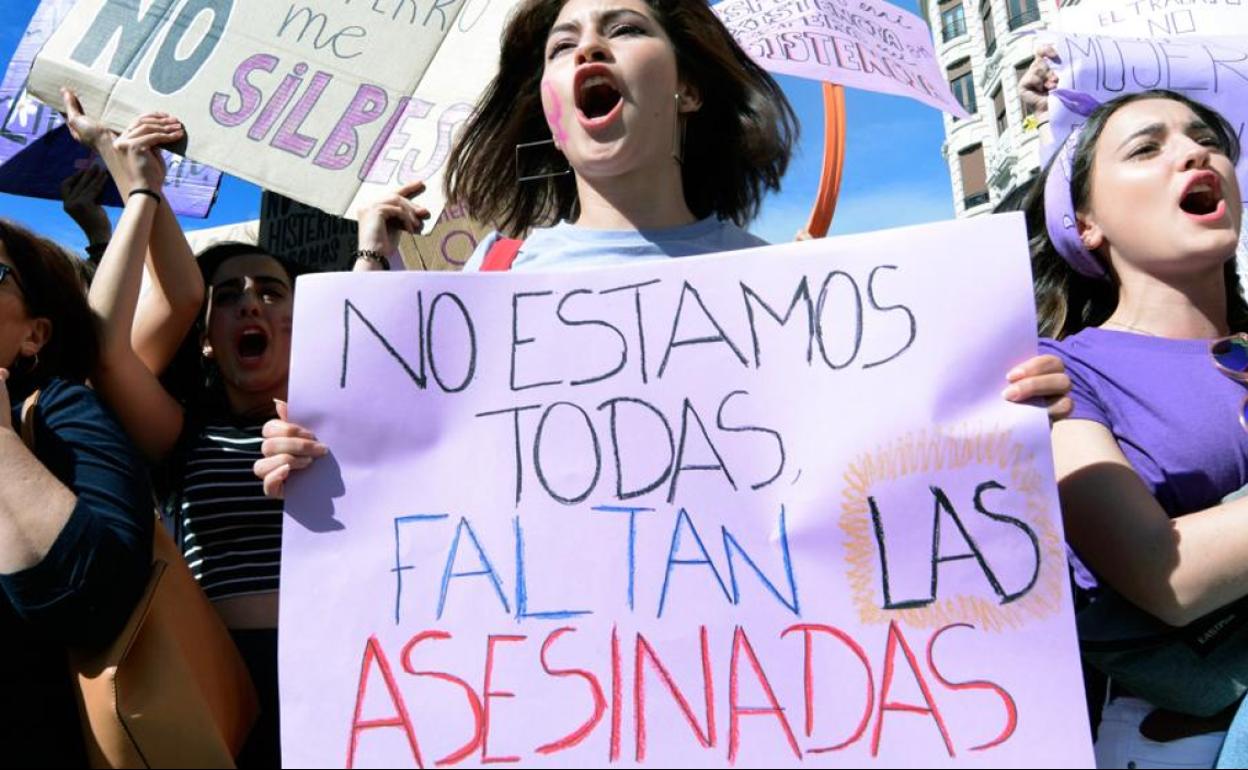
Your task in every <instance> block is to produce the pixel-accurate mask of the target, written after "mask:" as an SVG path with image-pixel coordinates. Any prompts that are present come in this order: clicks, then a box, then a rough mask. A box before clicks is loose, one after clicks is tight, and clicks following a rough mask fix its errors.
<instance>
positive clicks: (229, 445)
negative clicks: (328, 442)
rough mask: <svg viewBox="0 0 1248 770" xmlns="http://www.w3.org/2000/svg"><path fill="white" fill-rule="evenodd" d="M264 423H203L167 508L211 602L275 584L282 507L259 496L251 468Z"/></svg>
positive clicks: (270, 588) (274, 587)
mask: <svg viewBox="0 0 1248 770" xmlns="http://www.w3.org/2000/svg"><path fill="white" fill-rule="evenodd" d="M262 425H263V424H262V423H261V424H256V425H242V426H237V425H228V424H224V423H215V424H210V425H206V426H204V427H202V428H200V429H199V430H198V431H196V433H195V434H194V436H193V438H192V440H191V441H190V442H189V444H188V445H187V447H186V450H185V454H184V458H185V459H184V461H183V463H182V467H181V471H182V472H181V478H180V479H179V481H178V489H177V490H176V496H175V509H174V510H173V511H171V512H170V513H172V514H173V515H175V516H176V517H177V526H176V530H177V532H178V534H179V537H180V539H181V543H182V553H183V555H184V556H185V557H186V561H187V564H189V565H190V568H191V572H192V573H193V574H194V575H195V578H196V579H197V580H199V583H200V585H201V586H202V587H203V589H204V593H206V594H207V595H208V598H210V599H212V600H214V601H215V600H219V599H226V598H230V597H234V596H244V595H247V594H258V593H267V592H270V591H276V590H277V586H278V574H279V569H280V564H281V552H282V508H283V505H282V501H281V500H271V499H269V498H267V497H265V496H264V487H263V485H262V482H261V481H260V479H258V478H256V476H255V474H254V473H252V466H253V464H254V463H255V462H256V460H259V459H260V444H261V442H262V441H263V439H262V437H261V435H260V430H261V427H262Z"/></svg>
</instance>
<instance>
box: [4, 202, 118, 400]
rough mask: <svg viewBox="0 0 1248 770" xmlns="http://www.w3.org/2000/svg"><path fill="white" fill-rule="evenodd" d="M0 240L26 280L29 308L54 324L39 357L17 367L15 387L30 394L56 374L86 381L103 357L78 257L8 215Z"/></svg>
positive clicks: (30, 312) (14, 379) (13, 373)
mask: <svg viewBox="0 0 1248 770" xmlns="http://www.w3.org/2000/svg"><path fill="white" fill-rule="evenodd" d="M0 242H3V243H4V251H5V253H6V254H8V255H9V259H11V260H13V265H14V266H15V267H16V268H17V273H18V275H19V276H20V278H21V282H22V295H23V297H24V298H25V301H26V312H27V313H28V314H29V315H30V317H32V318H46V319H48V321H50V322H51V324H52V334H51V336H50V337H49V338H48V341H47V342H46V343H45V344H44V346H43V348H42V349H40V351H39V355H38V356H37V357H36V358H35V359H32V360H31V361H30V363H29V364H25V363H23V364H19V365H17V366H15V367H14V369H13V372H12V380H11V385H10V387H11V389H12V390H13V391H15V392H30V391H31V390H33V389H35V388H39V387H43V385H45V384H46V383H47V382H48V380H50V379H52V378H53V377H60V378H62V379H66V380H71V381H73V382H85V381H86V380H87V378H88V377H89V376H91V373H92V372H93V371H95V368H96V366H97V365H98V364H99V361H100V336H99V324H98V321H97V319H96V317H95V314H94V313H92V312H91V307H90V305H88V304H87V295H86V292H85V290H84V289H83V284H82V279H81V278H79V277H78V271H77V270H76V269H75V267H74V261H75V260H77V257H75V256H74V255H72V254H70V253H69V252H68V251H66V250H65V249H63V248H61V247H60V246H58V245H56V244H55V243H53V242H52V241H50V240H48V239H47V238H42V237H40V236H38V235H35V234H34V233H32V232H31V231H29V230H27V229H26V228H24V227H22V226H21V225H17V224H14V223H13V222H10V221H8V220H6V219H0ZM9 363H10V362H7V361H5V362H0V365H4V366H8V365H9Z"/></svg>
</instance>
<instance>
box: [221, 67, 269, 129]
mask: <svg viewBox="0 0 1248 770" xmlns="http://www.w3.org/2000/svg"><path fill="white" fill-rule="evenodd" d="M279 61H280V59H278V57H276V56H274V55H273V54H269V53H258V54H255V55H253V56H249V57H247V58H246V59H244V60H243V63H242V64H240V65H238V69H236V70H235V71H234V90H235V91H237V92H238V96H239V106H238V109H237V110H231V109H230V106H229V105H230V95H229V94H225V93H221V92H220V91H218V92H216V93H214V94H213V95H212V104H211V107H210V108H209V111H210V112H211V113H212V119H213V120H215V121H216V122H217V123H218V125H222V126H225V127H226V128H233V127H234V126H238V125H242V124H243V123H245V122H247V119H248V118H250V117H251V116H252V115H253V114H255V111H256V110H257V109H258V108H259V107H260V102H261V101H262V100H263V98H264V92H263V91H261V90H260V89H259V88H257V87H256V86H254V85H252V84H251V81H249V80H248V79H247V78H248V76H249V75H251V73H252V72H253V71H254V70H261V71H263V72H272V71H273V70H275V69H277V64H278V62H279Z"/></svg>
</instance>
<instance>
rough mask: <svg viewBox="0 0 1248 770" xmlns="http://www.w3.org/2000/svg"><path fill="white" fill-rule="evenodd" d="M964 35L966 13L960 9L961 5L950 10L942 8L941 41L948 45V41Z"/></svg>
mask: <svg viewBox="0 0 1248 770" xmlns="http://www.w3.org/2000/svg"><path fill="white" fill-rule="evenodd" d="M965 34H966V12H965V10H964V9H963V7H962V3H958V4H957V5H954V6H952V7H950V8H942V9H941V11H940V35H941V39H942V40H943V41H944V42H946V43H948V42H949V41H950V40H953V39H954V38H959V37H962V36H963V35H965Z"/></svg>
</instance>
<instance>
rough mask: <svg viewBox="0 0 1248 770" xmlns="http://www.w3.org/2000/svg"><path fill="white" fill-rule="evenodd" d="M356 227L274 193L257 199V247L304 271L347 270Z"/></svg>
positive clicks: (346, 221)
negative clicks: (258, 206) (258, 239)
mask: <svg viewBox="0 0 1248 770" xmlns="http://www.w3.org/2000/svg"><path fill="white" fill-rule="evenodd" d="M359 229H360V228H359V226H358V225H357V224H356V223H355V222H353V221H351V220H349V219H343V218H342V217H335V216H332V215H330V214H326V213H325V212H324V211H321V210H320V209H317V208H313V207H311V206H305V205H304V204H302V203H299V202H298V201H292V200H291V199H290V198H287V197H285V196H282V195H278V194H277V193H275V192H271V191H269V190H265V191H264V194H263V195H262V196H261V198H260V246H261V247H263V248H264V250H265V251H268V252H269V253H271V254H279V255H281V256H282V257H283V258H285V259H289V260H290V261H292V262H294V263H295V264H296V265H299V266H300V267H302V268H303V269H304V270H309V271H313V272H322V271H327V270H350V269H351V264H352V262H354V260H353V259H352V257H351V253H352V252H353V251H355V249H356V246H357V243H358V241H359Z"/></svg>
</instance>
